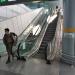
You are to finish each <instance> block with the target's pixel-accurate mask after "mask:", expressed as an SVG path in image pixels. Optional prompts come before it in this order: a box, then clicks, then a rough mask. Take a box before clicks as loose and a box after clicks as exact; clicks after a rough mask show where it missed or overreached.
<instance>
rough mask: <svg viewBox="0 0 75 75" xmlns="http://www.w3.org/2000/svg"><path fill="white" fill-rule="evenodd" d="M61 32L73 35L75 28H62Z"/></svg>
mask: <svg viewBox="0 0 75 75" xmlns="http://www.w3.org/2000/svg"><path fill="white" fill-rule="evenodd" d="M63 31H64V32H68V33H73V32H75V28H64V29H63Z"/></svg>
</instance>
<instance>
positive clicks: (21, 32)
mask: <svg viewBox="0 0 75 75" xmlns="http://www.w3.org/2000/svg"><path fill="white" fill-rule="evenodd" d="M42 10H43V9H42ZM42 10H41V11H40V12H39V13H38V15H36V16H35V18H34V19H33V20H32V21H31V23H33V22H34V20H35V19H36V18H37V17H38V16H39V14H40V13H41V12H42ZM31 23H29V25H28V26H27V27H26V28H25V29H24V30H23V31H22V32H21V34H20V35H19V36H18V37H20V36H21V35H22V34H23V32H25V30H26V29H27V28H28V27H29V26H30V24H31Z"/></svg>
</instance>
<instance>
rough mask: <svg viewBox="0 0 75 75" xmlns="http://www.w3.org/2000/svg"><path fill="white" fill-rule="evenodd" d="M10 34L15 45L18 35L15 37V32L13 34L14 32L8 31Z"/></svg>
mask: <svg viewBox="0 0 75 75" xmlns="http://www.w3.org/2000/svg"><path fill="white" fill-rule="evenodd" d="M10 35H11V36H12V38H13V41H14V42H13V45H16V44H17V41H18V37H17V34H15V33H14V32H10Z"/></svg>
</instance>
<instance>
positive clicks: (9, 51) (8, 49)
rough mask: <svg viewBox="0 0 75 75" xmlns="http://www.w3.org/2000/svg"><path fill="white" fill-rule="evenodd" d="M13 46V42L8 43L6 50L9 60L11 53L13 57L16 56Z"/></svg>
mask: <svg viewBox="0 0 75 75" xmlns="http://www.w3.org/2000/svg"><path fill="white" fill-rule="evenodd" d="M12 47H13V45H12V44H11V43H10V44H7V45H6V50H7V53H8V60H10V56H11V55H12V57H13V56H14V55H13V52H12Z"/></svg>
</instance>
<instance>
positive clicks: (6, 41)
mask: <svg viewBox="0 0 75 75" xmlns="http://www.w3.org/2000/svg"><path fill="white" fill-rule="evenodd" d="M3 43H4V45H5V46H6V51H7V54H8V59H7V61H6V64H8V63H10V62H11V60H10V58H11V56H12V58H13V57H14V55H13V52H12V47H13V43H14V40H13V37H12V36H11V35H10V32H9V28H5V34H4V37H3Z"/></svg>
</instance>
